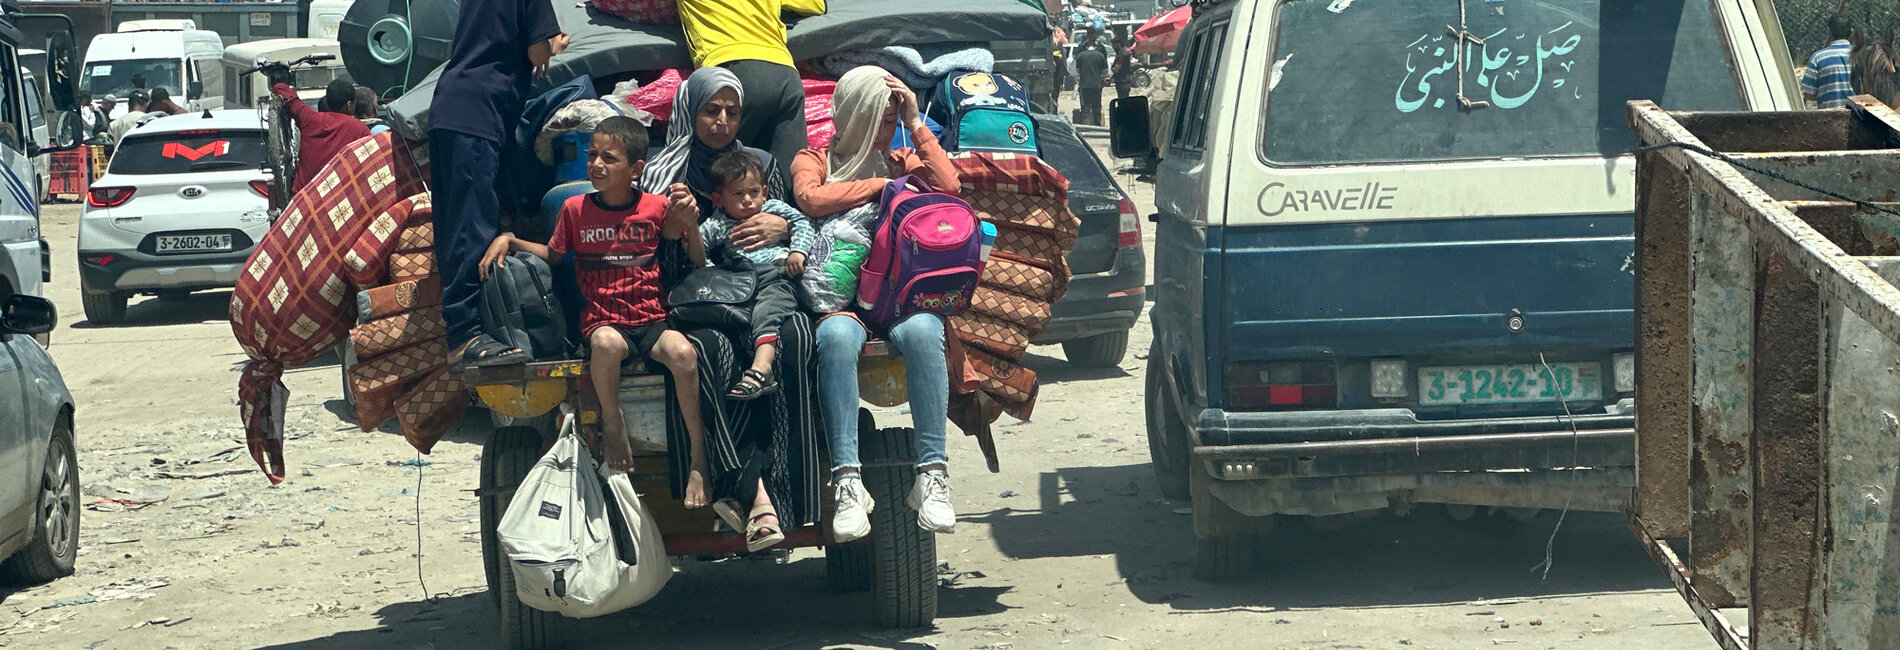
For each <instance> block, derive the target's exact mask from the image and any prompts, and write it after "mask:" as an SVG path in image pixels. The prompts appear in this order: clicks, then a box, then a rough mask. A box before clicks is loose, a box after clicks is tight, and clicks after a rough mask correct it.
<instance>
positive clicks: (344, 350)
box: [336, 336, 380, 424]
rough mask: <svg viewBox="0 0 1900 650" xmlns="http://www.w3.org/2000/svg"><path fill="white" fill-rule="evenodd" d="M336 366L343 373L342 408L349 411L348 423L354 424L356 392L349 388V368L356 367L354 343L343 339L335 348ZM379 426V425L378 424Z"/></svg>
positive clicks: (346, 338)
mask: <svg viewBox="0 0 1900 650" xmlns="http://www.w3.org/2000/svg"><path fill="white" fill-rule="evenodd" d="M336 359H337V362H336V365H337V367H338V368H340V369H342V371H343V407H344V408H347V409H349V410H350V422H352V423H354V422H356V390H355V389H353V388H351V387H350V366H354V365H356V342H355V341H352V340H351V339H350V338H349V337H347V336H346V337H343V343H342V344H340V345H339V346H337V351H336ZM378 424H380V423H378Z"/></svg>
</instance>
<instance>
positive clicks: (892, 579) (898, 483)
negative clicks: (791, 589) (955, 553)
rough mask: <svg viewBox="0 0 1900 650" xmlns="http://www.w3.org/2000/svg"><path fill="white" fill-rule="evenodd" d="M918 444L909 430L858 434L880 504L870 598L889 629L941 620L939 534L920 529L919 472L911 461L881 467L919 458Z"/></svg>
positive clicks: (874, 514) (874, 522)
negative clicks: (915, 496) (914, 499)
mask: <svg viewBox="0 0 1900 650" xmlns="http://www.w3.org/2000/svg"><path fill="white" fill-rule="evenodd" d="M916 440H917V434H916V432H914V431H912V430H910V429H907V428H906V429H898V428H891V429H878V430H874V431H860V432H859V433H858V447H859V448H860V449H862V450H863V456H864V458H863V460H864V463H865V467H864V486H865V488H866V489H868V490H870V492H871V499H872V500H874V501H876V503H877V507H876V509H874V510H872V511H871V540H870V541H871V570H872V573H873V578H874V579H873V580H872V582H871V599H872V600H873V601H874V602H875V603H876V607H877V622H878V624H879V625H882V626H884V627H885V628H895V629H909V628H922V627H930V625H931V624H932V622H934V621H935V620H936V619H937V536H936V534H934V533H929V532H925V531H924V529H922V528H919V527H918V526H917V509H916V508H912V507H911V506H910V490H911V486H912V485H913V484H915V483H916V481H917V472H916V471H915V470H914V469H912V468H911V463H909V462H905V463H902V464H901V465H897V466H879V465H878V463H879V462H880V461H891V460H896V459H914V457H915V453H916V452H915V451H914V450H915V449H916Z"/></svg>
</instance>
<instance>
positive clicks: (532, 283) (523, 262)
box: [481, 253, 574, 361]
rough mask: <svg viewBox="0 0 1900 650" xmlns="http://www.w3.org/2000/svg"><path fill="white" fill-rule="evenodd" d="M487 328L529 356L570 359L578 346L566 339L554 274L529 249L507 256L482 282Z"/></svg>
mask: <svg viewBox="0 0 1900 650" xmlns="http://www.w3.org/2000/svg"><path fill="white" fill-rule="evenodd" d="M481 309H482V331H484V332H486V333H488V335H489V336H492V337H495V340H497V341H501V342H502V343H503V344H504V345H508V346H511V347H516V348H520V349H521V351H522V352H525V353H527V355H528V358H529V359H533V360H535V361H547V360H550V359H565V358H567V357H568V356H569V354H570V353H571V352H572V351H573V349H574V346H573V345H572V343H570V342H569V341H568V339H567V331H568V330H567V315H566V312H565V311H564V310H563V309H562V308H561V301H560V299H559V298H556V297H555V295H554V272H553V271H552V270H550V269H549V268H548V263H547V262H546V261H543V260H542V259H541V258H539V257H535V256H534V255H531V254H528V253H515V254H513V255H510V256H508V257H507V258H504V259H503V260H502V264H501V267H500V268H497V269H494V270H493V271H491V272H489V274H488V280H487V281H485V282H483V283H482V307H481Z"/></svg>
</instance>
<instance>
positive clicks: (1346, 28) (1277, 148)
mask: <svg viewBox="0 0 1900 650" xmlns="http://www.w3.org/2000/svg"><path fill="white" fill-rule="evenodd" d="M1329 7H1337V8H1339V9H1338V10H1337V11H1334V10H1331V9H1329ZM1461 8H1462V9H1463V10H1464V11H1463V13H1464V20H1465V31H1466V33H1468V34H1469V35H1471V36H1472V37H1475V38H1476V39H1481V40H1482V43H1478V42H1473V41H1466V43H1465V47H1464V48H1463V49H1464V52H1463V53H1462V56H1461V55H1460V53H1459V51H1458V50H1459V48H1458V47H1457V46H1456V44H1457V43H1458V42H1459V40H1460V39H1459V38H1458V37H1457V36H1456V35H1455V34H1454V33H1453V31H1454V29H1455V28H1456V27H1457V26H1458V25H1459V20H1460V18H1459V14H1460V9H1461ZM1277 15H1278V20H1277V21H1276V32H1277V33H1276V35H1275V39H1274V40H1275V46H1274V53H1273V72H1272V74H1271V80H1270V81H1269V82H1268V84H1269V86H1268V95H1269V99H1268V100H1267V108H1266V113H1267V115H1266V122H1267V129H1266V141H1265V142H1264V143H1263V144H1262V152H1263V154H1264V155H1265V156H1266V158H1267V160H1269V161H1273V162H1276V163H1284V164H1292V165H1309V164H1314V165H1317V164H1334V163H1354V162H1387V161H1414V160H1447V159H1471V158H1496V157H1503V156H1579V155H1590V156H1594V155H1609V156H1614V155H1618V154H1623V153H1627V152H1629V151H1630V150H1631V149H1632V148H1633V147H1634V142H1635V138H1634V136H1633V135H1632V134H1631V132H1630V129H1629V126H1628V125H1627V124H1626V122H1625V114H1626V111H1627V109H1626V108H1625V107H1624V102H1626V101H1629V100H1631V99H1651V100H1654V101H1655V102H1656V103H1657V104H1658V105H1660V106H1662V107H1663V108H1666V109H1669V110H1678V111H1680V110H1736V109H1738V108H1740V107H1741V101H1740V99H1739V97H1738V95H1737V91H1736V87H1735V81H1734V77H1733V76H1732V75H1731V74H1730V72H1729V65H1728V57H1727V54H1726V52H1725V51H1724V48H1723V46H1722V41H1721V37H1720V36H1719V35H1718V33H1717V31H1716V26H1715V20H1714V19H1713V18H1712V17H1711V16H1710V14H1709V3H1708V2H1707V1H1706V0H1462V2H1459V1H1455V0H1380V1H1378V2H1359V3H1356V4H1349V3H1345V2H1329V0H1290V1H1288V2H1285V3H1283V4H1281V5H1280V7H1279V10H1278V14H1277ZM1458 68H1463V73H1464V74H1463V83H1462V86H1463V94H1464V96H1465V98H1466V99H1468V100H1471V101H1482V102H1486V103H1487V104H1488V106H1486V107H1484V108H1472V109H1469V110H1464V109H1461V108H1460V103H1459V99H1458V96H1459V89H1460V85H1461V84H1460V80H1459V72H1460V70H1459V69H1458Z"/></svg>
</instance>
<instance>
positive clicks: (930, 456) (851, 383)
mask: <svg viewBox="0 0 1900 650" xmlns="http://www.w3.org/2000/svg"><path fill="white" fill-rule="evenodd" d="M868 336H870V333H869V332H866V331H865V330H864V326H863V325H861V324H859V323H858V321H857V320H855V319H852V318H849V317H845V316H834V317H831V318H826V319H824V320H823V321H820V322H819V323H818V401H819V402H821V403H822V404H823V406H824V413H825V430H826V433H827V434H828V435H829V436H830V439H831V468H832V470H833V471H836V470H839V469H844V468H847V467H849V468H857V467H859V466H860V465H861V463H860V462H859V461H858V355H859V354H861V353H862V352H863V351H864V340H865V338H866V337H868ZM889 338H890V342H891V345H893V346H896V347H897V351H898V353H899V354H902V355H903V357H904V374H905V375H906V377H907V380H906V388H907V390H908V391H909V393H910V421H911V426H912V427H913V428H915V429H916V430H917V465H918V466H919V467H921V466H924V465H929V464H932V463H945V462H948V461H949V460H950V458H949V456H948V455H947V454H946V453H945V450H944V431H945V429H946V428H947V427H948V426H949V421H950V370H949V369H948V368H947V367H946V362H945V361H944V358H943V319H942V318H940V317H938V316H937V315H935V314H911V315H910V316H906V317H904V319H903V320H901V321H898V323H897V326H895V327H892V328H891V333H890V335H889Z"/></svg>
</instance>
